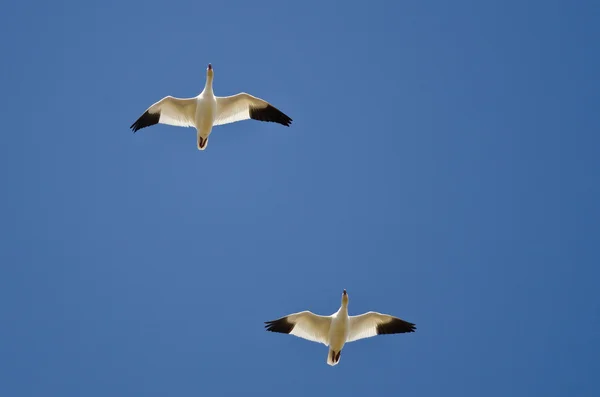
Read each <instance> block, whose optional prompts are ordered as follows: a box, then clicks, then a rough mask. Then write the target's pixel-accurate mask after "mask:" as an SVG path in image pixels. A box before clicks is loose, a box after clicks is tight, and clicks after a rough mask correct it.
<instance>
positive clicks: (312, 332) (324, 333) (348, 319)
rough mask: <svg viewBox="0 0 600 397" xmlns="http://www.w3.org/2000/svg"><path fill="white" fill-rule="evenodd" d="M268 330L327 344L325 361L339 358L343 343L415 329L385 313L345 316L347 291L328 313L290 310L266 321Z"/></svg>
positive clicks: (328, 362) (336, 361)
mask: <svg viewBox="0 0 600 397" xmlns="http://www.w3.org/2000/svg"><path fill="white" fill-rule="evenodd" d="M265 324H266V325H265V328H266V329H267V331H271V332H279V333H282V334H291V335H294V336H297V337H300V338H303V339H307V340H309V341H312V342H317V343H322V344H324V345H325V346H329V353H328V354H327V364H329V365H332V366H333V365H336V364H337V363H338V362H339V361H340V355H341V354H342V348H343V347H344V344H346V343H349V342H354V341H357V340H359V339H364V338H370V337H372V336H376V335H383V334H401V333H405V332H415V329H416V327H415V324H413V323H409V322H407V321H404V320H401V319H399V318H397V317H393V316H390V315H388V314H381V313H377V312H367V313H365V314H361V315H360V316H348V294H347V293H346V290H344V292H342V306H341V307H340V309H339V310H338V311H337V312H335V313H333V314H332V315H331V316H319V315H318V314H314V313H311V312H309V311H303V312H298V313H293V314H290V315H287V316H285V317H281V318H279V319H277V320H273V321H267V322H265Z"/></svg>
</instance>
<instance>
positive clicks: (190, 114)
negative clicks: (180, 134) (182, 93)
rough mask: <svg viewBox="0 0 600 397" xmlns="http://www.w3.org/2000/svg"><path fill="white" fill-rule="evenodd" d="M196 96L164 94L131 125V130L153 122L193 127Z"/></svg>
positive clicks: (134, 130) (153, 123)
mask: <svg viewBox="0 0 600 397" xmlns="http://www.w3.org/2000/svg"><path fill="white" fill-rule="evenodd" d="M196 103H197V102H196V98H185V99H182V98H174V97H172V96H166V97H164V98H163V99H161V100H160V101H158V102H156V103H154V104H153V105H152V106H150V107H149V108H148V109H146V111H145V112H144V113H143V114H142V115H141V116H140V117H139V118H138V119H137V120H136V121H135V123H133V124H132V125H131V127H129V128H131V129H132V130H133V132H136V131H137V130H139V129H142V128H145V127H150V126H152V125H155V124H158V123H160V124H168V125H174V126H178V127H193V126H194V120H195V118H196Z"/></svg>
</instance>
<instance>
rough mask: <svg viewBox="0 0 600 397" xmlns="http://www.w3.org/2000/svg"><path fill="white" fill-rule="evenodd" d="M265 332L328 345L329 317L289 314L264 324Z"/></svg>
mask: <svg viewBox="0 0 600 397" xmlns="http://www.w3.org/2000/svg"><path fill="white" fill-rule="evenodd" d="M265 324H266V325H265V328H266V329H267V331H271V332H279V333H282V334H290V335H294V336H297V337H299V338H303V339H306V340H309V341H312V342H317V343H322V344H324V345H326V346H327V345H328V340H327V339H328V336H329V327H330V326H331V317H330V316H319V315H317V314H314V313H311V312H309V311H303V312H299V313H294V314H290V315H288V316H285V317H281V318H279V319H277V320H273V321H267V322H265Z"/></svg>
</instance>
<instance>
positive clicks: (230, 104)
mask: <svg viewBox="0 0 600 397" xmlns="http://www.w3.org/2000/svg"><path fill="white" fill-rule="evenodd" d="M213 77H214V71H213V68H212V65H211V64H210V63H209V64H208V68H207V69H206V84H205V86H204V90H202V92H201V93H200V94H199V95H198V96H197V97H195V98H175V97H172V96H166V97H164V98H163V99H161V100H160V101H158V102H156V103H155V104H153V105H152V106H150V107H149V108H148V109H146V111H145V112H144V113H143V114H142V115H141V116H140V117H139V118H138V119H137V120H136V121H135V122H134V123H133V124H132V125H131V127H129V128H131V129H132V130H133V132H134V133H135V132H136V131H138V130H139V129H142V128H145V127H149V126H152V125H155V124H159V123H160V124H168V125H174V126H178V127H194V128H196V143H197V147H198V150H204V149H206V145H207V144H208V136H209V135H210V133H211V132H212V129H213V127H214V126H216V125H222V124H229V123H235V122H236V121H242V120H249V119H252V120H258V121H269V122H274V123H279V124H281V125H284V126H286V127H289V126H290V124H291V123H292V119H291V118H289V117H288V116H287V115H285V114H284V113H282V112H281V111H280V110H279V109H277V108H275V107H274V106H273V105H271V104H270V103H269V102H267V101H265V100H263V99H260V98H257V97H255V96H252V95H250V94H247V93H245V92H241V93H239V94H236V95H232V96H226V97H218V96H215V94H214V92H213V86H212V83H213Z"/></svg>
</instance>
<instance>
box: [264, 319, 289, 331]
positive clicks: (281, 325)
mask: <svg viewBox="0 0 600 397" xmlns="http://www.w3.org/2000/svg"><path fill="white" fill-rule="evenodd" d="M265 328H266V330H267V331H270V332H279V333H281V334H289V333H290V332H292V330H293V329H294V324H292V323H290V322H289V321H288V319H287V317H283V318H280V319H277V320H273V321H265Z"/></svg>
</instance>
